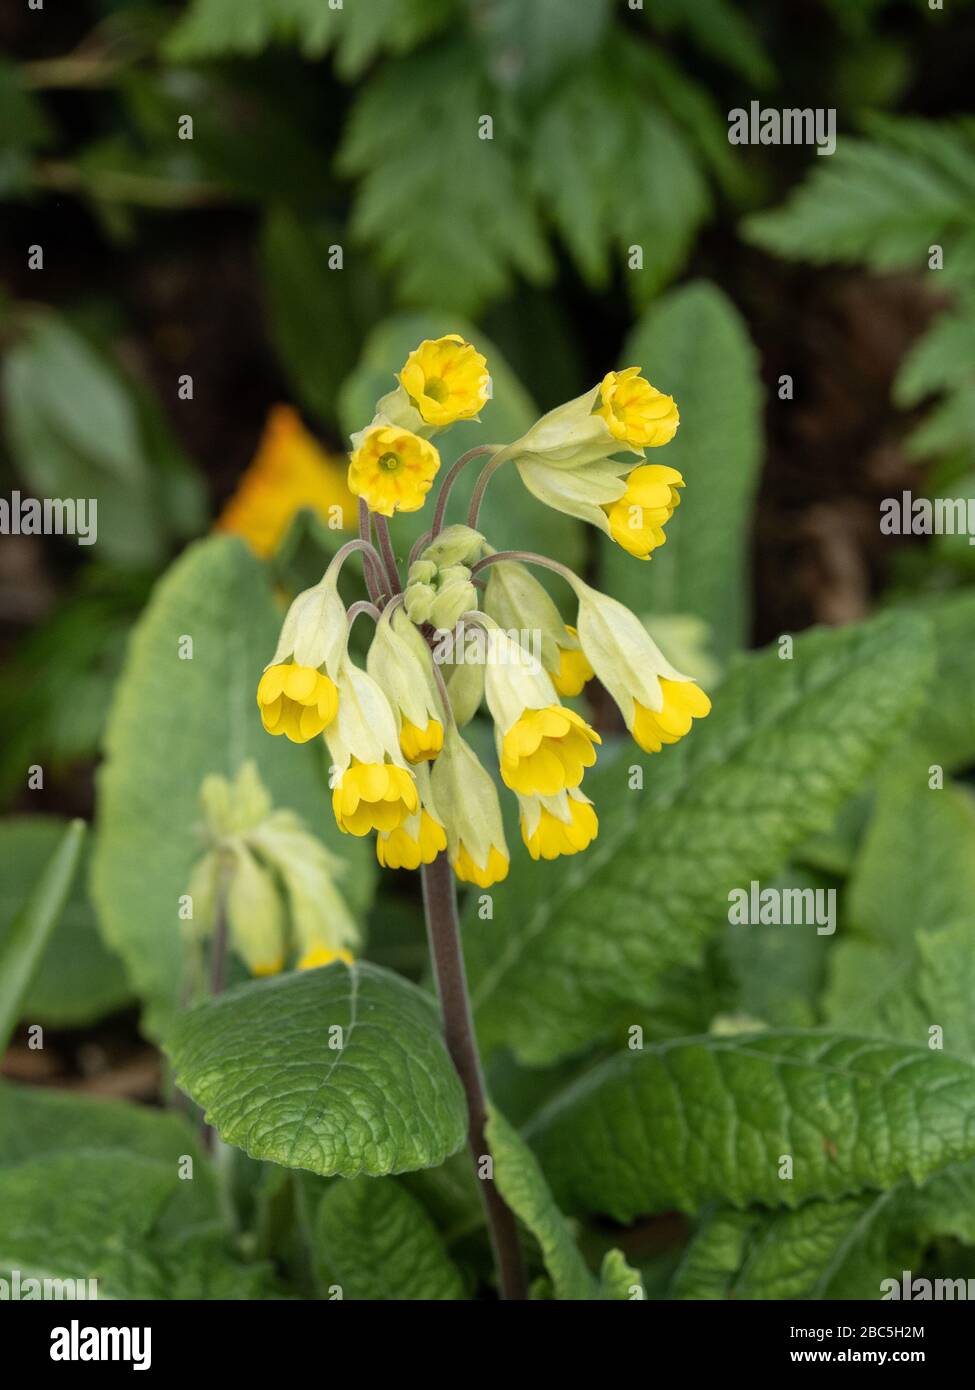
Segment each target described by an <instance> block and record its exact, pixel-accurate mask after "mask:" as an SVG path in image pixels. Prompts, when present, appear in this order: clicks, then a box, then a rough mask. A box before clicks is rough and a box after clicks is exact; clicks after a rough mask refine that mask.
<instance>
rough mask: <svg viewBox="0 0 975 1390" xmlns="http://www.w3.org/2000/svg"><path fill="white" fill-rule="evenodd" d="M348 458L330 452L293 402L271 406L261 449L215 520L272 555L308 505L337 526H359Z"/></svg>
mask: <svg viewBox="0 0 975 1390" xmlns="http://www.w3.org/2000/svg"><path fill="white" fill-rule="evenodd" d="M345 472H346V461H345V458H344V457H340V456H338V455H333V454H327V453H326V452H325V450H324V449H323V448H322V447H321V445H320V444H319V443H318V441H317V440H316V439H314V438H313V437H312V436H311V435H310V434H309V433H308V431H307V430H306V429H305V427H304V425H303V424H302V423H301V420H300V419H299V417H298V414H297V412H296V411H294V410H293V409H292V408H291V406H289V405H276V406H272V408H271V410H270V412H269V413H268V417H267V424H266V425H265V427H264V434H263V435H262V437H261V441H260V443H259V445H258V447H257V452H256V453H255V455H254V458H253V460H252V462H251V464H250V466H249V467H248V469H247V471H246V472H245V473H244V475H243V477H242V478H241V480H240V482H239V483H238V485H237V490H236V492H235V493H234V495H233V496H232V497H231V498H230V500H229V501H228V502H227V504H226V506H225V507H224V509H223V511H222V512H221V513H220V516H219V517H218V518H217V520H216V522H215V523H214V530H216V531H229V532H232V533H233V534H234V535H238V536H243V538H244V539H245V540H246V541H247V542H248V544H249V545H250V546H251V548H252V549H253V550H254V551H255V552H256V553H257V554H258V555H260V556H267V555H273V554H274V552H275V551H276V550H277V548H278V545H279V543H280V541H281V539H282V537H283V536H284V534H285V532H286V531H287V529H288V527H289V526H290V524H291V521H292V518H293V517H294V516H295V514H296V513H297V512H299V511H301V510H302V508H308V509H309V510H310V511H313V512H315V513H316V514H317V515H318V516H320V517H321V519H322V520H323V521H324V522H325V523H326V525H328V526H330V527H331V528H332V529H342V530H345V531H349V530H352V529H353V527H354V526H355V525H356V503H355V498H354V497H353V496H352V494H351V493H350V491H349V488H348V484H347V482H346V479H345Z"/></svg>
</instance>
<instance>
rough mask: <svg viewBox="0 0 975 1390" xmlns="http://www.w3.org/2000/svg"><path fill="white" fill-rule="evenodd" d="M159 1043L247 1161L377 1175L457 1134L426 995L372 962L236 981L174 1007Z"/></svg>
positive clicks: (460, 1132) (453, 1079)
mask: <svg viewBox="0 0 975 1390" xmlns="http://www.w3.org/2000/svg"><path fill="white" fill-rule="evenodd" d="M333 1030H341V1034H339V1033H338V1032H337V1031H333ZM166 1050H167V1051H168V1052H169V1054H170V1056H171V1057H172V1060H173V1064H174V1067H175V1070H176V1081H177V1084H178V1085H179V1086H181V1087H182V1088H183V1090H185V1091H186V1092H187V1093H188V1094H189V1095H190V1096H192V1097H193V1099H194V1100H195V1101H196V1102H197V1104H199V1105H201V1106H203V1107H204V1109H205V1110H206V1112H207V1119H208V1120H209V1121H210V1123H211V1124H213V1125H214V1126H215V1127H216V1129H217V1130H218V1131H219V1133H220V1136H221V1138H222V1139H224V1140H226V1142H227V1143H228V1144H236V1145H237V1146H238V1147H239V1148H242V1149H244V1150H245V1152H246V1153H249V1154H250V1155H251V1157H252V1158H266V1159H270V1160H271V1161H272V1162H274V1163H281V1164H284V1166H285V1167H288V1168H307V1169H309V1170H310V1171H311V1172H313V1173H319V1174H322V1175H323V1176H329V1175H331V1174H336V1173H337V1174H341V1176H343V1177H356V1176H357V1175H358V1174H360V1173H367V1174H369V1175H371V1176H373V1177H378V1176H382V1175H384V1174H387V1173H402V1172H406V1171H408V1170H410V1169H413V1168H430V1167H435V1166H436V1165H437V1164H439V1163H442V1162H443V1161H444V1159H445V1158H447V1157H448V1155H450V1154H452V1153H453V1152H454V1150H455V1149H457V1148H459V1147H460V1145H461V1144H462V1143H463V1141H464V1136H465V1134H466V1130H467V1112H466V1109H465V1106H464V1098H463V1093H462V1091H461V1086H460V1081H459V1080H458V1078H457V1074H456V1072H455V1071H454V1069H453V1066H452V1064H451V1062H450V1059H449V1057H448V1056H447V1052H446V1049H445V1048H444V1045H443V1041H442V1038H441V1035H440V1029H439V1025H438V1018H437V1011H436V1008H435V1006H434V1004H433V1002H432V1000H431V999H430V998H429V997H428V996H427V995H425V994H423V993H422V991H421V990H419V989H417V987H416V986H415V985H411V984H408V983H407V982H406V981H405V980H402V979H400V978H399V977H398V976H396V975H392V974H390V973H389V972H388V971H386V970H381V969H380V968H379V967H378V966H375V965H368V964H364V963H357V964H356V965H354V966H352V967H346V966H344V965H333V966H327V967H325V968H322V969H317V970H306V971H298V972H294V973H291V974H287V975H281V976H277V977H276V978H275V979H273V980H270V981H260V982H255V983H254V984H249V985H242V986H240V987H239V988H237V989H234V990H230V991H228V993H226V994H222V995H220V996H219V997H218V998H214V999H209V1000H207V1001H206V1002H204V1003H203V1004H200V1005H198V1006H197V1007H196V1008H195V1009H193V1010H191V1011H190V1012H189V1013H187V1014H181V1015H179V1016H178V1017H177V1019H176V1021H175V1023H174V1024H173V1027H172V1029H171V1031H170V1033H169V1035H168V1036H167V1038H166Z"/></svg>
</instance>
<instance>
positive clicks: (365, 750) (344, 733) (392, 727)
mask: <svg viewBox="0 0 975 1390" xmlns="http://www.w3.org/2000/svg"><path fill="white" fill-rule="evenodd" d="M338 686H339V712H338V716H337V717H336V720H335V722H334V724H332V725H331V726H330V728H329V729H327V730H326V733H325V741H326V743H327V744H328V749H329V753H330V755H331V760H332V810H333V812H334V813H335V819H336V822H337V824H338V827H339V829H340V830H342V831H344V832H345V833H346V834H349V835H359V836H361V835H368V834H369V832H370V831H372V830H382V831H387V832H388V831H390V830H395V829H396V828H397V826H400V825H402V823H403V822H404V821H405V820H407V819H408V818H409V817H410V816H412V815H414V814H415V812H416V811H417V810H418V809H419V806H420V798H419V794H418V792H417V788H416V779H415V777H414V776H413V773H412V772H411V771H410V770H409V768H408V767H407V765H406V762H405V759H404V758H403V754H402V752H401V750H400V745H399V738H398V735H397V730H396V719H395V716H394V715H393V711H392V709H391V708H390V705H389V701H388V700H387V699H386V696H385V695H384V694H383V691H382V689H381V688H380V687H379V686H378V685H377V684H376V682H375V681H374V680H373V678H372V677H371V676H370V675H368V674H367V672H365V671H362V670H360V669H359V667H357V666H355V665H354V664H353V663H352V662H351V661H350V660H349V659H348V658H346V660H345V661H344V662H343V664H342V668H341V670H340V672H339V682H338Z"/></svg>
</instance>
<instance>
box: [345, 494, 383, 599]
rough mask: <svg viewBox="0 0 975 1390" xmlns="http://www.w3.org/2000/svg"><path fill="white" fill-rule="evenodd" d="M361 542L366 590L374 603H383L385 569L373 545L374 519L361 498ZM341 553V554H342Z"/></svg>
mask: <svg viewBox="0 0 975 1390" xmlns="http://www.w3.org/2000/svg"><path fill="white" fill-rule="evenodd" d="M359 540H360V542H361V543H362V547H363V552H362V567H363V574H364V576H365V581H366V589H367V591H368V594H369V597H370V598H371V599H372V601H373V603H381V602H382V597H383V589H384V585H383V569H382V565H381V563H380V560H379V552H378V551H377V550H376V547H375V546H374V545H373V543H372V517H371V516H370V514H369V508H368V507H367V506H366V504H365V502H364V501H363V499H362V498H361V497H360V498H359ZM340 553H341V552H340Z"/></svg>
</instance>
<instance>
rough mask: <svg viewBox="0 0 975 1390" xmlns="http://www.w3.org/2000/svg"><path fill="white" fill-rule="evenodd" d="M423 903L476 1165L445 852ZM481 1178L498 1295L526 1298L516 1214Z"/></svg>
mask: <svg viewBox="0 0 975 1390" xmlns="http://www.w3.org/2000/svg"><path fill="white" fill-rule="evenodd" d="M423 905H424V908H425V911H426V921H427V938H428V940H429V943H430V955H431V958H432V960H433V968H434V973H435V975H436V979H437V994H438V996H439V999H440V1012H441V1016H442V1018H443V1027H444V1038H445V1040H446V1043H447V1051H448V1052H449V1053H450V1058H451V1061H452V1062H453V1064H454V1066H455V1067H456V1069H457V1074H458V1076H459V1077H460V1080H461V1084H462V1086H463V1087H464V1095H465V1097H466V1099H467V1114H468V1129H467V1138H468V1144H469V1147H470V1151H471V1157H472V1158H473V1160H474V1165H475V1169H476V1168H477V1167H478V1166H479V1165H480V1162H481V1159H482V1158H484V1157H485V1156H486V1155H489V1154H490V1149H489V1148H488V1143H487V1139H486V1137H485V1133H484V1129H485V1124H486V1121H487V1098H486V1096H485V1092H484V1079H483V1077H482V1075H481V1059H480V1056H479V1055H478V1051H477V1042H476V1040H475V1037H474V1023H473V1020H472V1018H471V1005H470V999H469V997H468V993H467V975H466V972H465V970H464V955H463V951H462V950H461V944H460V929H459V926H458V922H457V898H456V894H455V891H454V880H453V877H452V875H451V872H450V865H449V864H448V863H447V856H446V855H445V854H438V855H437V857H436V859H435V860H434V861H433V863H432V864H427V865H425V866H424V868H423ZM480 1182H481V1186H482V1192H483V1196H484V1205H485V1209H486V1212H487V1223H488V1231H489V1232H490V1236H491V1246H492V1249H493V1250H494V1262H495V1267H496V1268H497V1271H498V1285H499V1288H500V1290H501V1297H502V1298H504V1299H523V1298H527V1297H528V1289H527V1285H526V1282H525V1270H524V1265H523V1263H522V1258H521V1246H520V1245H519V1243H518V1227H517V1225H516V1224H515V1218H514V1216H513V1214H512V1212H511V1210H510V1208H509V1207H508V1206H507V1205H506V1204H505V1202H504V1199H503V1198H502V1196H501V1194H500V1192H499V1191H498V1189H497V1188H496V1187H495V1185H494V1178H493V1176H492V1177H490V1178H481V1179H480Z"/></svg>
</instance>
